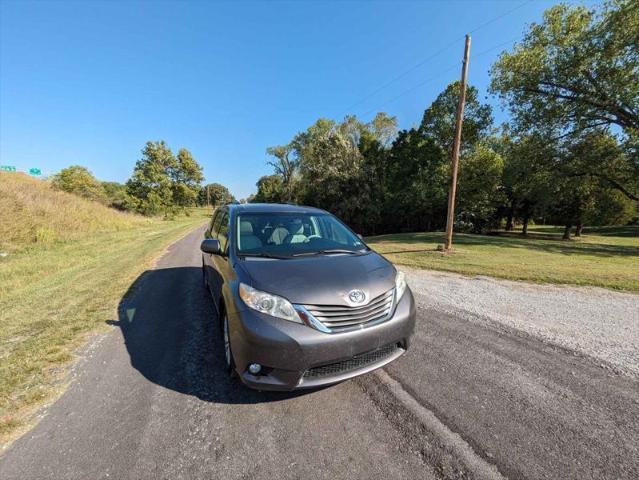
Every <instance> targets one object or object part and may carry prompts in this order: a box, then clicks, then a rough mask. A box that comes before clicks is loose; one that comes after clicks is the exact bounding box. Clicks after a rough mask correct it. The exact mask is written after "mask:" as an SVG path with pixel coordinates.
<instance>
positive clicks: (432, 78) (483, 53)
mask: <svg viewBox="0 0 639 480" xmlns="http://www.w3.org/2000/svg"><path fill="white" fill-rule="evenodd" d="M518 39H519V37H516V38H513V39H511V40H508V41H505V42H501V43H499V44H497V45H493V46H492V47H490V48H487V49H486V50H483V51H481V52H480V53H478V54H477V55H474V58H478V57H481V56H483V55H486V54H487V53H490V52H492V51H493V50H495V49H497V48H499V47H503V46H504V45H507V44H509V43H513V42H515V41H516V40H518ZM458 66H459V64H458V63H455V64H453V65H449V66H448V67H446V68H444V69H443V70H440V72H439V73H438V74H437V75H434V76H432V77H429V78H427V79H426V80H423V81H421V82H419V83H418V84H417V85H414V86H412V87H411V88H409V89H408V90H404V91H403V92H402V93H400V94H399V95H397V96H395V97H393V98H391V99H390V100H386V101H384V102H383V103H381V104H379V105H378V106H377V107H375V108H372V109H370V110H368V111H367V112H366V113H364V114H362V117H366V116H367V115H370V114H371V113H373V112H374V111H376V110H379V109H380V108H381V107H383V106H384V105H387V104H389V103H392V102H394V101H395V100H397V99H399V98H401V97H403V96H404V95H407V94H409V93H411V92H413V91H415V90H417V89H418V88H419V87H422V86H424V85H426V84H427V83H430V82H432V81H433V80H437V79H438V78H439V77H441V76H443V74H444V73H447V72H449V71H451V70H453V69H456V68H458Z"/></svg>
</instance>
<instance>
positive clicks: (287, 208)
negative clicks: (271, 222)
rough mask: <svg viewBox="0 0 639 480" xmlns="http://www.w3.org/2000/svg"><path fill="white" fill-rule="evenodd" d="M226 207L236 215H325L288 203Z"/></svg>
mask: <svg viewBox="0 0 639 480" xmlns="http://www.w3.org/2000/svg"><path fill="white" fill-rule="evenodd" d="M228 207H229V211H233V212H236V213H315V214H319V213H326V212H325V211H324V210H321V209H319V208H314V207H306V206H303V205H291V204H289V203H230V204H229V205H228Z"/></svg>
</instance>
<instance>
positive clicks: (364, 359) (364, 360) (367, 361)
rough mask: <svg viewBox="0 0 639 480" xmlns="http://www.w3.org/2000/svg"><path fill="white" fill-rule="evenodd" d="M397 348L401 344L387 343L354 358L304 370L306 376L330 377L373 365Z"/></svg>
mask: <svg viewBox="0 0 639 480" xmlns="http://www.w3.org/2000/svg"><path fill="white" fill-rule="evenodd" d="M397 350H399V346H398V345H397V344H392V345H387V346H385V347H382V348H378V349H377V350H373V351H371V352H366V353H362V354H360V355H355V356H354V357H353V358H349V359H348V360H344V361H342V362H337V363H331V364H328V365H322V366H321V367H313V368H310V369H308V370H306V372H304V378H319V377H330V376H333V375H340V374H342V373H347V372H350V371H353V370H357V369H359V368H363V367H366V366H368V365H372V364H373V363H376V362H378V361H380V360H382V359H384V358H387V357H390V356H391V355H393V354H394V353H395V352H397Z"/></svg>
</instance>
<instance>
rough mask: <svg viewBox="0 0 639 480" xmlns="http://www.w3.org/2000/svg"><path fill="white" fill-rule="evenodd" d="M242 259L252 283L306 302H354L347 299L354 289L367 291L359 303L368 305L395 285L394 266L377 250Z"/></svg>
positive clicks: (271, 291) (242, 264)
mask: <svg viewBox="0 0 639 480" xmlns="http://www.w3.org/2000/svg"><path fill="white" fill-rule="evenodd" d="M240 263H241V266H242V269H243V270H244V271H245V272H246V273H247V275H248V276H249V277H250V279H251V286H252V287H254V288H257V289H258V290H262V291H265V292H268V293H273V294H275V295H279V296H281V297H284V298H286V299H287V300H289V301H290V302H291V303H297V304H303V305H343V306H355V304H353V303H352V302H351V301H350V300H349V299H348V293H349V292H350V291H352V290H361V291H363V292H364V293H365V295H366V300H365V301H364V302H362V303H360V304H358V305H366V303H368V301H369V300H370V299H372V298H375V297H377V296H378V295H381V294H382V293H384V292H387V291H388V290H390V289H391V288H393V287H394V286H395V267H393V265H392V264H391V263H390V262H389V261H388V260H386V259H385V258H383V257H382V256H381V255H379V254H377V253H375V252H370V253H368V254H365V255H322V256H316V257H303V258H293V259H287V260H263V259H250V258H247V259H245V260H243V261H241V262H240Z"/></svg>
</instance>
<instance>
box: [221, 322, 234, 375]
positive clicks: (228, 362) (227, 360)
mask: <svg viewBox="0 0 639 480" xmlns="http://www.w3.org/2000/svg"><path fill="white" fill-rule="evenodd" d="M222 340H223V342H224V366H225V367H226V371H227V372H228V373H229V375H230V376H231V377H235V376H236V375H237V374H236V372H235V362H234V361H233V351H232V350H231V335H230V333H229V319H228V318H227V316H226V313H224V317H223V319H222Z"/></svg>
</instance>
